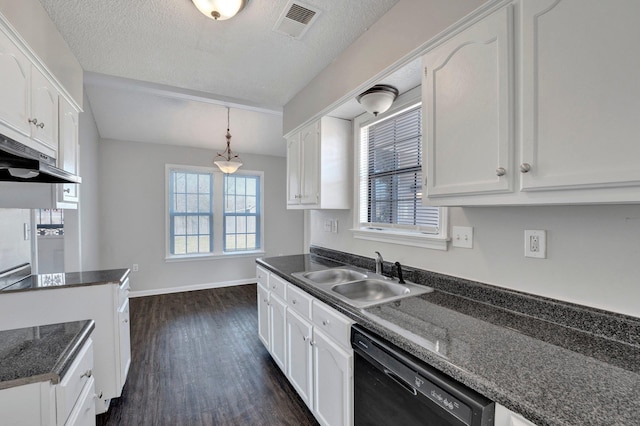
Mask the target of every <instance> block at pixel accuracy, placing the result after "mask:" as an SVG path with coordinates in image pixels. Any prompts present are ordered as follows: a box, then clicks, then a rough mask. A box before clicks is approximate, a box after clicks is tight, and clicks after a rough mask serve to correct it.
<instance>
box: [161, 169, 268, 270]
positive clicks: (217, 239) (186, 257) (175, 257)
mask: <svg viewBox="0 0 640 426" xmlns="http://www.w3.org/2000/svg"><path fill="white" fill-rule="evenodd" d="M172 170H179V171H184V172H191V173H207V174H211V175H212V179H213V192H212V199H211V200H212V203H213V222H212V228H211V230H212V234H211V235H212V239H213V251H212V252H209V253H191V254H172V253H171V214H170V211H169V209H170V202H171V194H170V192H169V191H170V190H171V182H170V177H171V171H172ZM237 174H238V175H241V176H244V175H246V176H259V178H260V187H259V191H260V195H259V197H258V198H259V203H258V206H259V209H260V213H259V215H260V223H259V225H258V226H259V237H258V238H259V240H260V243H261V244H260V248H259V249H258V250H242V251H226V252H225V251H224V249H223V247H224V246H223V240H224V196H225V193H224V173H222V172H221V171H220V170H218V169H217V168H213V167H202V166H192V165H185V164H165V191H164V197H165V206H164V214H165V230H164V238H165V249H164V250H165V262H182V261H194V260H210V259H216V258H229V257H259V256H263V255H264V254H265V250H264V246H265V239H264V172H262V171H254V170H240V171H238V172H237Z"/></svg>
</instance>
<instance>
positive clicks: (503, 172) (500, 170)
mask: <svg viewBox="0 0 640 426" xmlns="http://www.w3.org/2000/svg"><path fill="white" fill-rule="evenodd" d="M506 174H507V170H506V169H505V168H504V167H498V168H497V169H496V176H504V175H506Z"/></svg>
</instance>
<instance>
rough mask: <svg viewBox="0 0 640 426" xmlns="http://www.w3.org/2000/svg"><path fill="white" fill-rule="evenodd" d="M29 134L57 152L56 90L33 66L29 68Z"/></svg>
mask: <svg viewBox="0 0 640 426" xmlns="http://www.w3.org/2000/svg"><path fill="white" fill-rule="evenodd" d="M31 118H32V119H33V120H37V122H35V123H32V125H31V131H32V133H31V136H32V137H33V139H35V140H37V141H38V142H40V143H41V144H43V145H44V146H45V147H46V148H49V149H51V150H52V151H54V152H55V153H56V155H55V156H56V157H57V152H58V91H57V90H56V88H55V87H54V86H53V84H51V82H50V81H49V80H47V79H46V78H45V76H44V75H42V73H41V72H40V71H38V70H37V69H36V68H35V67H32V68H31Z"/></svg>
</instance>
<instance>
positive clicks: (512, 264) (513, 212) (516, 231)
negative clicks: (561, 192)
mask: <svg viewBox="0 0 640 426" xmlns="http://www.w3.org/2000/svg"><path fill="white" fill-rule="evenodd" d="M449 213H450V216H449V218H450V221H449V225H450V226H453V225H456V226H457V225H461V226H473V227H474V230H473V231H474V236H473V238H474V241H473V243H474V247H473V249H462V248H456V247H450V248H449V250H448V251H437V250H428V249H418V248H415V247H405V246H399V245H394V244H383V243H375V242H370V241H364V240H356V239H354V238H353V237H352V234H351V232H350V231H349V227H351V226H352V225H353V216H352V211H329V212H312V214H311V242H312V244H316V245H320V246H324V247H329V248H333V249H337V250H342V251H346V252H353V253H357V254H360V255H363V256H367V257H373V256H374V255H373V252H374V251H376V250H378V251H380V252H381V253H382V255H383V256H384V258H385V259H386V260H389V261H396V260H398V261H400V263H403V264H406V265H410V266H415V267H418V268H422V269H426V270H430V271H436V272H441V273H444V274H448V275H453V276H456V277H462V278H468V279H472V280H476V281H481V282H485V283H488V284H494V285H497V286H500V287H506V288H510V289H515V290H520V291H524V292H527V293H533V294H538V295H542V296H547V297H551V298H555V299H560V300H565V301H569V302H575V303H579V304H583V305H588V306H593V307H596V308H601V309H605V310H609V311H614V312H619V313H624V314H628V315H633V316H636V317H640V304H639V303H638V300H640V284H638V277H639V276H640V205H611V206H546V207H474V208H464V209H463V208H450V209H449ZM325 218H337V219H338V220H339V221H340V222H341V223H342V226H339V227H338V229H339V230H340V232H339V233H338V234H330V233H325V232H324V231H323V229H322V223H323V221H324V219H325ZM525 229H546V230H547V259H533V258H525V257H524V230H525Z"/></svg>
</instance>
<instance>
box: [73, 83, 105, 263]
mask: <svg viewBox="0 0 640 426" xmlns="http://www.w3.org/2000/svg"><path fill="white" fill-rule="evenodd" d="M99 141H100V135H99V134H98V128H97V127H96V122H95V119H94V117H93V111H92V110H91V105H90V104H89V99H88V98H87V95H86V94H85V95H84V111H83V112H81V113H80V133H79V142H80V147H79V150H80V176H82V184H81V185H80V205H79V207H78V211H77V214H78V215H79V217H80V241H81V261H82V270H84V271H94V270H97V269H100V268H101V262H100V244H99V237H100V234H99V221H100V194H99V191H100V188H99V186H98V142H99Z"/></svg>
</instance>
